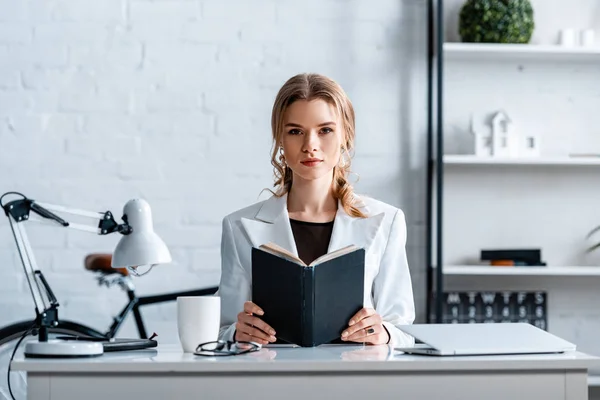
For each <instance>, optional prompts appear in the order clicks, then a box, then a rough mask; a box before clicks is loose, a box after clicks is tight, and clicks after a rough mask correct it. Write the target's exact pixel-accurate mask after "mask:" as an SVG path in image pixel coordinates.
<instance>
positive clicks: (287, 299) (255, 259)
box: [252, 243, 365, 347]
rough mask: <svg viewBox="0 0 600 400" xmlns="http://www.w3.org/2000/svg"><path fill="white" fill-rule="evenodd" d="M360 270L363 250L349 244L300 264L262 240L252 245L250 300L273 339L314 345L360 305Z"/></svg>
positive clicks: (330, 336)
mask: <svg viewBox="0 0 600 400" xmlns="http://www.w3.org/2000/svg"><path fill="white" fill-rule="evenodd" d="M315 267H316V268H315ZM364 271H365V250H364V249H361V248H359V247H357V246H354V245H351V246H347V247H344V248H341V249H339V250H336V251H334V252H331V253H328V254H325V255H323V256H321V257H319V258H317V259H316V260H314V261H313V262H311V263H310V264H309V265H306V263H304V262H303V261H302V260H301V259H300V258H298V257H297V256H295V255H294V254H292V253H291V252H289V251H288V250H286V249H284V248H282V247H280V246H278V245H276V244H274V243H267V244H265V245H262V246H260V247H259V248H256V247H255V248H253V249H252V301H253V302H254V303H255V304H257V305H258V306H259V307H261V308H262V309H263V311H264V315H263V316H262V317H261V318H262V319H263V320H264V321H265V322H266V323H267V324H269V325H270V326H271V327H272V328H273V329H275V331H276V332H277V334H276V337H277V338H278V339H279V340H282V341H285V342H288V343H294V344H298V345H300V346H305V347H309V346H318V345H319V344H322V343H329V342H331V341H332V340H334V339H339V338H340V335H341V333H342V331H343V330H344V329H345V328H346V327H347V326H348V321H349V320H350V318H351V317H352V316H354V314H356V313H357V312H358V311H359V310H360V309H361V308H362V307H363V297H364Z"/></svg>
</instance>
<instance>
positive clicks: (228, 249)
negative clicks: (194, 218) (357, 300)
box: [216, 195, 415, 346]
mask: <svg viewBox="0 0 600 400" xmlns="http://www.w3.org/2000/svg"><path fill="white" fill-rule="evenodd" d="M357 199H358V202H357V206H359V208H360V209H361V211H362V212H363V213H365V215H367V216H368V218H354V217H351V216H350V215H348V214H347V213H346V212H345V211H344V208H343V207H342V206H341V204H339V207H338V211H337V213H336V216H335V220H334V223H333V231H332V233H331V239H330V243H329V248H328V252H331V251H335V250H337V249H340V248H342V247H344V246H348V245H351V244H354V245H357V246H359V247H362V248H364V249H365V254H366V255H365V293H364V307H370V308H374V309H375V310H376V311H377V312H378V313H379V315H381V317H382V318H383V321H384V322H383V325H384V326H385V327H386V328H387V330H388V332H389V333H390V336H391V340H390V343H392V344H393V345H395V346H403V345H408V346H410V345H412V344H413V343H414V339H413V338H412V337H411V336H409V335H406V334H404V333H403V332H401V331H400V330H399V329H397V328H396V327H397V326H399V325H405V324H412V323H413V321H414V319H415V308H414V299H413V292H412V284H411V278H410V272H409V269H408V263H407V259H406V251H405V244H406V222H405V219H404V213H403V212H402V211H401V210H399V209H397V208H395V207H393V206H391V205H388V204H385V203H383V202H381V201H377V200H374V199H371V198H368V197H362V196H361V197H358V196H357ZM268 242H274V243H276V244H278V245H279V246H281V247H283V248H285V249H287V250H289V251H291V252H292V253H293V254H295V255H296V256H297V255H298V250H297V249H296V244H295V241H294V236H293V233H292V228H291V225H290V220H289V215H288V211H287V195H284V196H282V197H276V196H272V197H271V198H269V199H267V200H265V201H262V202H259V203H256V204H253V205H251V206H249V207H246V208H244V209H242V210H239V211H236V212H234V213H232V214H230V215H228V216H227V217H225V218H224V219H223V234H222V239H221V282H220V284H219V290H218V292H217V293H216V295H218V296H220V297H221V329H220V331H219V339H223V340H233V335H234V332H235V323H236V322H237V314H238V313H239V312H240V311H242V310H243V308H244V302H245V301H248V300H252V298H251V296H252V289H251V287H252V262H251V260H252V257H251V252H252V247H258V246H260V245H262V244H265V243H268ZM258 306H260V304H258Z"/></svg>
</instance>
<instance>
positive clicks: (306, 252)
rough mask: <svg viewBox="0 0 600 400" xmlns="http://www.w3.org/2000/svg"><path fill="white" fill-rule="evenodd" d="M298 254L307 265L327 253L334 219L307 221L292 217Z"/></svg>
mask: <svg viewBox="0 0 600 400" xmlns="http://www.w3.org/2000/svg"><path fill="white" fill-rule="evenodd" d="M290 223H291V225H292V232H293V233H294V240H295V242H296V248H297V249H298V256H299V257H300V259H301V260H302V261H304V262H305V263H306V265H308V264H310V263H311V262H313V261H314V260H316V259H317V258H319V257H321V256H322V255H323V254H327V248H328V247H329V240H330V239H331V232H332V231H333V221H330V222H305V221H298V220H295V219H291V218H290Z"/></svg>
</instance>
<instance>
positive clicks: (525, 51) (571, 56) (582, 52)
mask: <svg viewBox="0 0 600 400" xmlns="http://www.w3.org/2000/svg"><path fill="white" fill-rule="evenodd" d="M444 57H446V58H447V59H449V60H453V59H454V60H456V59H477V60H479V61H485V60H490V61H497V60H514V59H523V60H531V59H539V60H548V61H599V60H600V46H599V47H562V46H558V45H556V46H552V45H534V44H487V43H483V44H480V43H444Z"/></svg>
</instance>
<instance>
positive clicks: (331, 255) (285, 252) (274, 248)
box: [259, 242, 358, 267]
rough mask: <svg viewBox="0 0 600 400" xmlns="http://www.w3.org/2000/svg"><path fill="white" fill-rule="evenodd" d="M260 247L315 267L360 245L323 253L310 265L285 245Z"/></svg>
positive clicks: (303, 264)
mask: <svg viewBox="0 0 600 400" xmlns="http://www.w3.org/2000/svg"><path fill="white" fill-rule="evenodd" d="M259 249H261V250H264V251H266V252H267V253H271V254H273V255H275V256H279V257H282V258H285V259H286V260H288V261H291V262H294V263H296V264H298V265H302V266H305V267H314V266H316V265H319V264H322V263H324V262H327V261H329V260H333V259H334V258H337V257H340V256H343V255H344V254H348V253H352V252H353V251H355V250H358V247H357V246H355V245H353V244H351V245H349V246H346V247H342V248H341V249H338V250H336V251H332V252H331V253H327V254H323V255H322V256H321V257H319V258H317V259H316V260H314V261H313V262H311V263H310V264H308V265H306V263H305V262H304V261H302V260H301V259H300V258H299V257H296V256H295V255H294V254H292V253H291V252H289V251H288V250H286V249H284V248H283V247H281V246H278V245H276V244H275V243H272V242H269V243H266V244H263V245H261V246H260V247H259Z"/></svg>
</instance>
